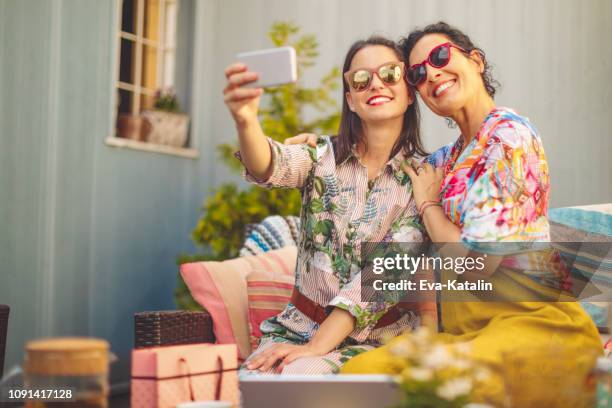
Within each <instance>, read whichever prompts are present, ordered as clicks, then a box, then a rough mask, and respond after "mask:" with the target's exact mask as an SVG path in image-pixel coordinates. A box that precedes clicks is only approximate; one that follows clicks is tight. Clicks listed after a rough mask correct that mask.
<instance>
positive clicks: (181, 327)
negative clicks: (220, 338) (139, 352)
mask: <svg viewBox="0 0 612 408" xmlns="http://www.w3.org/2000/svg"><path fill="white" fill-rule="evenodd" d="M214 341H215V337H214V335H213V331H212V318H211V316H210V314H208V313H207V312H189V311H184V310H173V311H162V312H159V311H157V312H141V313H136V314H135V315H134V347H135V348H142V347H151V346H169V345H174V344H194V343H213V342H214Z"/></svg>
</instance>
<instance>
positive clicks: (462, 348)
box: [453, 342, 472, 355]
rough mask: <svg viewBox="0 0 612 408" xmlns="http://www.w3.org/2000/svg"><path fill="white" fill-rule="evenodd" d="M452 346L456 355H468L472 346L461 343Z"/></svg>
mask: <svg viewBox="0 0 612 408" xmlns="http://www.w3.org/2000/svg"><path fill="white" fill-rule="evenodd" d="M453 346H454V347H455V350H457V353H459V354H463V355H466V354H470V352H471V351H472V345H471V344H470V343H468V342H463V343H455V344H453Z"/></svg>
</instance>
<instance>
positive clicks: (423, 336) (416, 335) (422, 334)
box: [412, 326, 430, 347]
mask: <svg viewBox="0 0 612 408" xmlns="http://www.w3.org/2000/svg"><path fill="white" fill-rule="evenodd" d="M412 339H413V340H414V342H415V343H416V344H417V345H419V346H421V347H422V346H425V345H427V344H429V343H430V335H429V329H428V328H427V327H425V326H419V327H417V328H416V330H414V331H413V332H412Z"/></svg>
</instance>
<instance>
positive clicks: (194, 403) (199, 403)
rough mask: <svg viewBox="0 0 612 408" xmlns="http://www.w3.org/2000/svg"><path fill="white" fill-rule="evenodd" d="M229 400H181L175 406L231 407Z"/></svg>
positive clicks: (199, 407) (186, 407)
mask: <svg viewBox="0 0 612 408" xmlns="http://www.w3.org/2000/svg"><path fill="white" fill-rule="evenodd" d="M233 406H234V405H233V404H232V403H231V402H229V401H192V402H181V403H180V404H178V405H177V406H176V408H233Z"/></svg>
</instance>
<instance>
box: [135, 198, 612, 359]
mask: <svg viewBox="0 0 612 408" xmlns="http://www.w3.org/2000/svg"><path fill="white" fill-rule="evenodd" d="M578 210H587V211H589V212H593V211H600V212H602V213H607V214H611V213H612V203H611V204H605V205H601V206H595V207H585V208H570V209H555V210H552V211H551V238H552V241H553V242H564V241H569V242H571V241H575V242H599V241H603V242H611V241H612V237H611V236H610V234H609V232H605V231H604V232H601V231H598V233H592V232H589V231H586V230H585V229H584V228H582V227H580V226H577V225H576V224H575V222H574V221H575V220H580V214H578V215H576V214H574V212H576V211H578ZM602 216H604V215H602ZM606 217H608V216H607V215H606ZM606 219H608V218H606ZM568 220H569V221H571V222H568ZM593 223H594V222H593V221H592V220H591V224H593ZM607 225H609V223H608V224H607ZM298 230H299V219H297V218H296V217H279V216H272V217H269V218H267V219H266V220H264V221H263V222H261V223H260V224H254V225H251V226H249V227H248V228H247V231H246V234H245V235H246V236H245V238H246V239H245V244H244V247H243V249H242V250H241V253H240V255H241V256H244V255H255V254H257V253H260V252H265V251H267V250H270V249H276V248H280V247H282V246H284V245H295V242H297V240H298ZM599 306H601V307H602V308H603V310H604V312H605V311H606V310H607V311H608V313H610V314H611V315H612V312H609V309H608V305H607V304H599ZM596 307H597V305H596ZM605 320H608V319H607V318H606V319H605ZM212 323H213V322H212V318H211V316H210V314H208V313H207V312H205V311H200V312H186V311H166V312H163V311H162V312H144V313H138V314H136V316H135V336H134V338H135V346H136V347H137V348H138V347H148V346H155V345H170V344H189V343H199V342H214V341H215V337H214V334H213V330H212V326H213V324H212ZM596 323H598V326H599V329H600V332H602V333H607V332H608V327H607V326H609V325H610V322H606V321H602V322H597V321H596Z"/></svg>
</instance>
